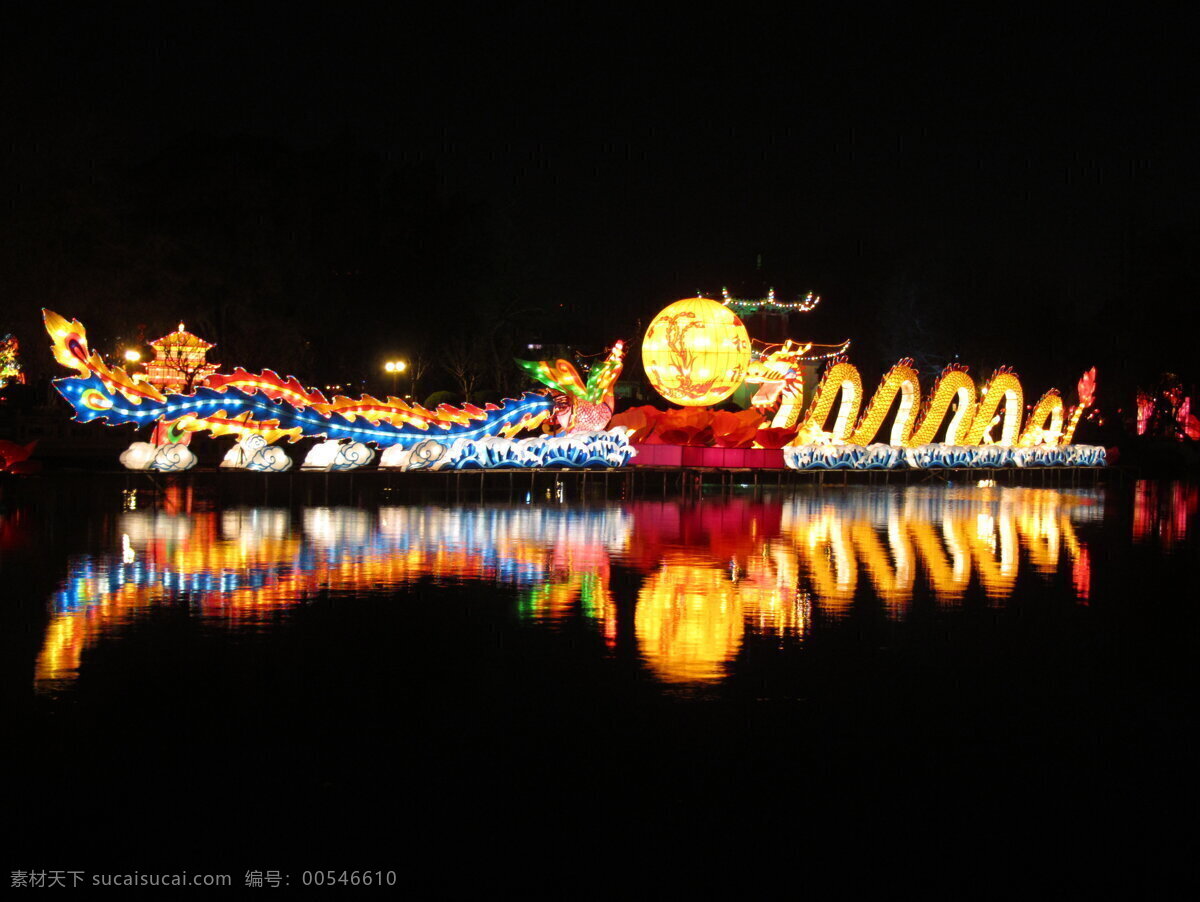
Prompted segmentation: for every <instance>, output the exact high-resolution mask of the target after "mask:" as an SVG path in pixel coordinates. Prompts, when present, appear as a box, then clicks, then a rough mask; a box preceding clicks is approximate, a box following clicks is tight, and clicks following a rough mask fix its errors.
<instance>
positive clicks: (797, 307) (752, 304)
mask: <svg viewBox="0 0 1200 902" xmlns="http://www.w3.org/2000/svg"><path fill="white" fill-rule="evenodd" d="M721 298H722V300H723V302H724V304H725V306H726V307H729V308H730V309H731V310H733V311H734V312H735V313H754V312H756V311H758V310H762V309H766V310H778V311H786V312H794V313H808V312H809V311H811V310H813V309H815V308H816V306H817V304H819V303H821V298H820V297H819V296H817V295H814V294H813V293H812V292H811V291H810V292H809V293H808V294H807V295H806V296H805V297H804V298H803V299H801V300H798V301H777V300H775V289H774V288H771V289H768V290H767V296H766V297H765V298H761V299H759V300H749V299H747V298H735V297H733V296H732V295H731V294H730V293H729V290H728V289H727V288H722V289H721Z"/></svg>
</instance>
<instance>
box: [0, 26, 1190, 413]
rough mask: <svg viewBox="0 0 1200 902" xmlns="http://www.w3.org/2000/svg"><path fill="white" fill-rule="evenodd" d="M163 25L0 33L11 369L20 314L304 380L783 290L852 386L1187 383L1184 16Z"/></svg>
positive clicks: (600, 332) (623, 324) (636, 322)
mask: <svg viewBox="0 0 1200 902" xmlns="http://www.w3.org/2000/svg"><path fill="white" fill-rule="evenodd" d="M172 6H173V5H169V4H159V5H156V6H147V7H144V8H136V7H123V8H122V10H120V11H117V12H114V11H112V10H110V9H107V8H74V9H68V8H66V7H53V8H49V5H39V6H38V7H34V8H30V7H18V8H17V9H16V10H15V11H14V10H13V9H12V8H7V11H6V14H5V19H6V21H5V23H4V28H3V34H4V38H3V41H4V47H3V51H4V52H3V61H2V62H0V66H2V67H3V68H2V71H3V89H2V96H3V99H4V119H5V134H6V140H5V141H4V142H3V147H2V148H0V152H3V154H4V156H5V160H4V165H3V176H2V183H0V190H2V191H3V195H4V198H5V203H4V205H3V208H2V209H3V210H4V217H3V226H2V228H3V234H0V242H2V244H3V249H2V250H0V290H2V291H3V308H2V309H3V311H4V312H3V319H4V322H3V323H0V332H3V331H8V330H13V331H16V332H17V333H18V335H19V336H20V337H21V338H22V339H23V340H24V341H27V342H28V346H29V347H30V348H31V349H32V348H35V347H40V345H41V337H40V336H39V335H38V334H37V331H36V328H37V319H36V317H37V311H38V309H40V308H41V307H42V306H50V307H52V308H55V309H57V310H59V312H61V313H64V314H66V315H68V316H78V317H79V318H81V319H82V320H83V321H84V322H85V324H88V325H91V326H92V328H93V330H94V332H95V333H96V334H97V335H99V334H101V333H104V334H106V335H107V334H110V333H111V334H113V335H117V334H119V333H122V332H123V333H124V334H121V335H120V336H119V337H121V338H122V339H124V338H125V337H126V336H127V335H130V334H132V333H133V331H134V330H135V329H136V328H137V327H139V326H146V327H147V328H148V329H149V331H150V332H154V330H155V329H158V328H162V329H166V328H169V327H170V326H171V325H173V324H174V322H175V321H176V320H178V319H179V318H183V319H185V320H188V321H189V323H192V322H195V323H196V327H197V331H201V329H204V330H207V332H208V335H209V337H214V338H215V339H216V340H218V342H219V344H220V346H221V349H222V350H223V351H224V352H225V356H230V357H232V356H236V357H237V360H236V362H237V363H246V364H247V365H260V366H261V365H276V366H278V367H279V368H281V369H283V368H286V367H289V366H291V367H294V368H296V369H297V370H299V371H300V372H302V373H303V374H304V375H311V376H313V377H314V378H315V377H325V376H327V375H329V376H335V375H338V374H340V373H343V372H346V371H348V370H351V369H353V368H354V367H356V366H357V367H360V368H363V367H367V368H369V367H373V366H374V363H375V357H377V356H378V355H380V354H383V353H385V352H390V351H398V352H403V353H406V354H416V353H421V352H425V353H436V347H437V345H438V342H439V341H444V340H446V338H445V337H446V334H447V333H448V332H449V331H450V330H451V329H460V330H462V331H463V332H464V333H465V334H466V335H467V336H468V337H470V338H471V339H472V340H478V341H488V340H491V339H494V338H495V339H496V340H497V341H499V340H501V339H499V338H496V336H507V338H505V339H504V340H507V341H509V343H514V342H515V343H517V344H518V345H519V343H520V342H521V341H524V340H525V339H526V338H528V339H529V340H544V341H548V342H558V341H562V342H569V343H573V344H575V345H576V346H577V347H579V348H580V349H581V350H583V351H585V352H587V353H595V352H598V351H600V350H603V347H604V345H605V344H606V343H609V342H611V341H612V340H614V339H616V338H619V337H624V338H626V339H636V338H639V337H640V331H639V330H640V329H642V328H644V325H645V323H646V322H647V320H648V319H649V318H650V317H652V316H653V314H654V313H655V312H656V311H657V310H658V309H660V308H661V307H662V306H664V305H665V304H666V303H669V302H670V301H672V300H675V299H677V298H679V297H683V296H687V295H692V294H695V293H696V292H702V293H705V294H709V295H712V294H715V293H717V292H719V291H720V289H721V287H722V286H729V287H730V288H731V289H735V290H744V291H747V292H750V291H756V290H759V289H761V288H765V287H766V286H767V285H773V286H774V287H775V288H776V290H777V292H779V293H780V294H781V295H783V296H784V297H795V296H799V295H803V294H804V293H806V292H808V291H815V292H816V293H818V294H820V295H821V296H822V298H823V301H822V306H821V307H820V308H819V309H818V311H817V312H816V313H814V314H811V315H810V316H808V317H807V318H805V319H804V320H803V321H802V323H800V324H799V326H802V328H803V330H804V332H805V334H797V335H796V337H797V338H804V339H810V340H816V341H823V342H834V341H838V340H840V339H842V338H846V337H849V338H852V339H854V341H855V344H854V346H853V347H852V349H851V357H852V360H853V361H854V362H856V363H858V364H859V365H860V366H861V367H863V369H864V375H865V376H866V378H867V381H868V384H870V382H871V381H872V376H871V373H872V372H878V371H879V369H880V368H882V367H885V366H887V365H888V364H890V363H892V362H894V360H895V359H896V357H898V356H900V355H901V354H912V355H914V356H916V355H920V356H922V357H923V358H924V359H929V360H934V361H947V362H948V361H950V360H953V359H955V356H956V355H958V358H959V359H960V360H962V361H964V362H968V363H970V364H971V365H972V369H973V371H975V370H977V369H984V368H986V369H990V367H992V366H995V365H997V364H1001V363H1005V364H1010V365H1012V366H1014V367H1015V368H1016V369H1017V370H1018V372H1020V373H1022V375H1023V376H1025V377H1026V378H1027V379H1028V380H1029V382H1030V383H1031V384H1030V386H1029V390H1030V391H1033V392H1038V393H1040V391H1041V390H1042V389H1044V388H1046V387H1049V385H1052V384H1054V385H1059V386H1060V387H1063V388H1069V387H1070V386H1071V385H1073V382H1074V379H1075V377H1076V376H1077V375H1078V373H1079V372H1080V371H1082V370H1083V369H1084V368H1086V367H1087V366H1090V365H1092V364H1099V366H1100V368H1101V380H1102V382H1101V385H1102V389H1101V390H1102V391H1103V390H1104V380H1105V379H1107V380H1108V382H1109V385H1110V386H1112V387H1113V390H1114V391H1118V390H1119V391H1125V390H1126V389H1128V388H1131V387H1132V386H1133V385H1135V384H1137V383H1139V382H1140V383H1143V384H1147V383H1150V382H1152V381H1153V380H1154V379H1155V378H1156V377H1157V376H1158V374H1159V373H1161V372H1163V371H1167V370H1170V371H1174V372H1177V373H1180V374H1181V375H1183V376H1184V378H1185V379H1186V380H1188V381H1192V382H1194V381H1195V380H1196V378H1197V377H1196V365H1195V354H1194V352H1193V350H1192V345H1193V343H1194V341H1195V337H1196V335H1197V332H1198V330H1197V314H1196V312H1195V308H1196V303H1197V299H1198V298H1200V292H1198V291H1197V289H1200V262H1198V261H1200V255H1198V252H1200V221H1198V216H1197V197H1198V193H1197V192H1198V189H1200V184H1198V182H1200V178H1198V176H1197V170H1196V162H1197V159H1200V157H1198V155H1197V151H1198V150H1200V139H1198V137H1197V136H1198V134H1200V122H1198V121H1197V102H1198V101H1197V95H1196V93H1195V91H1194V85H1193V82H1194V81H1195V80H1196V72H1195V68H1196V67H1195V63H1194V57H1195V49H1194V45H1193V43H1194V42H1193V36H1194V34H1195V33H1196V32H1195V29H1196V25H1197V22H1196V21H1195V20H1196V16H1195V15H1194V14H1193V13H1190V12H1187V13H1185V12H1183V11H1182V9H1183V8H1182V7H1180V8H1178V10H1177V11H1176V12H1173V13H1161V12H1158V13H1154V14H1153V15H1151V14H1150V13H1145V12H1141V13H1137V14H1133V13H1129V14H1126V15H1124V16H1118V15H1115V14H1106V15H1104V16H1101V18H1100V19H1099V20H1097V19H1095V18H1091V19H1088V20H1086V21H1085V20H1083V19H1081V18H1080V17H1077V16H1067V15H1063V16H1059V17H1055V16H1053V15H1049V14H1047V13H1045V12H1044V11H1031V10H1030V9H1027V10H1024V11H1016V10H1009V9H1007V8H1005V9H1004V10H1001V11H997V12H996V13H994V14H993V15H986V14H983V13H979V12H976V11H967V10H963V9H961V8H953V9H947V10H945V11H943V13H942V14H941V15H940V16H936V17H935V16H933V15H930V14H927V13H926V14H920V15H918V14H915V13H912V12H910V11H907V10H904V9H893V10H890V11H882V12H881V11H879V10H877V9H875V8H872V9H871V10H870V11H869V12H868V11H867V9H866V8H865V7H864V8H863V12H862V13H860V14H858V15H855V14H852V13H851V14H845V15H839V14H834V13H824V12H816V11H814V10H812V9H797V10H795V11H793V12H791V13H788V14H780V13H779V12H777V11H774V10H773V8H769V7H762V8H753V7H738V8H737V9H736V11H734V10H732V9H731V10H730V11H728V12H725V13H719V14H718V13H700V12H698V11H697V10H696V9H694V8H688V7H679V8H677V9H675V10H674V11H671V12H662V11H659V12H653V13H651V12H648V11H647V10H645V9H638V8H636V7H634V8H627V7H614V6H612V5H607V6H597V7H593V8H590V9H588V10H580V9H578V8H573V9H572V10H571V11H569V12H565V11H563V9H562V8H560V7H557V6H549V5H543V4H504V5H502V6H500V7H499V8H497V9H493V10H492V11H490V12H486V13H482V14H481V12H480V11H479V10H478V9H477V8H475V7H474V6H471V7H468V6H466V5H454V4H449V5H447V4H442V5H440V6H439V7H438V12H436V13H434V12H431V11H430V10H429V9H423V10H421V11H420V12H417V11H410V10H408V8H407V7H406V8H405V10H397V11H393V12H392V13H390V14H387V15H385V16H383V17H379V16H377V15H376V14H374V13H371V14H368V13H366V12H353V11H350V12H347V11H344V10H341V9H337V10H334V9H333V8H328V9H326V10H325V11H323V12H313V11H305V10H303V9H298V8H294V7H290V6H284V5H278V6H254V7H253V8H251V9H250V10H249V11H247V9H245V8H244V7H243V8H226V7H220V6H216V5H209V4H194V5H192V8H191V10H190V11H189V12H188V13H187V14H186V15H185V14H181V13H180V12H179V11H178V10H177V9H175V8H172ZM768 9H771V10H772V11H770V12H768ZM760 256H761V259H762V270H761V271H758V270H757V268H756V261H757V260H758V258H759V257H760ZM89 318H90V319H89ZM92 323H94V324H95V325H92ZM795 331H796V332H797V333H800V332H801V328H799V327H798V328H796V330H795ZM151 337H153V336H151ZM26 356H27V357H33V356H35V355H34V354H32V353H30V352H27V355H26ZM218 357H221V355H218ZM221 359H222V362H226V361H225V360H224V357H221ZM228 362H234V361H233V360H232V359H231V360H230V361H228ZM30 365H31V369H37V368H38V366H40V364H33V363H31V364H30ZM514 370H515V368H514ZM985 374H986V373H977V375H985ZM437 381H438V377H437V376H436V375H432V376H431V377H430V379H429V383H428V385H429V387H433V383H435V382H437ZM1110 400H1111V398H1110Z"/></svg>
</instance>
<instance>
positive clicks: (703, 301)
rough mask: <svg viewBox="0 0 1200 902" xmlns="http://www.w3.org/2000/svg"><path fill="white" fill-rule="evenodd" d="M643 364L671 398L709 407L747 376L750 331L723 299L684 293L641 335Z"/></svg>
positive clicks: (680, 402)
mask: <svg viewBox="0 0 1200 902" xmlns="http://www.w3.org/2000/svg"><path fill="white" fill-rule="evenodd" d="M642 365H643V366H644V367H645V368H646V375H647V376H648V377H649V378H650V383H651V384H652V385H653V386H654V387H655V389H657V390H658V393H659V394H660V395H662V396H663V397H664V398H666V399H667V400H668V401H672V402H674V403H676V404H681V405H683V406H684V407H707V406H708V405H710V404H716V403H718V402H720V401H724V400H725V399H726V398H728V397H729V396H730V395H732V394H733V393H734V392H735V391H736V390H737V387H738V386H739V385H741V384H742V382H743V381H744V380H745V378H746V369H747V367H748V366H749V365H750V336H749V335H748V334H747V333H746V327H745V326H744V325H742V321H741V320H740V319H738V317H737V314H735V313H734V312H733V311H732V310H730V309H729V308H728V307H726V306H725V305H724V304H721V303H719V302H717V301H713V300H710V299H708V298H685V299H684V300H682V301H676V302H675V303H674V304H671V305H670V306H669V307H665V308H664V309H663V310H662V311H660V312H659V314H658V316H656V317H655V318H654V320H653V322H651V323H650V328H649V329H647V330H646V337H645V338H644V339H643V340H642Z"/></svg>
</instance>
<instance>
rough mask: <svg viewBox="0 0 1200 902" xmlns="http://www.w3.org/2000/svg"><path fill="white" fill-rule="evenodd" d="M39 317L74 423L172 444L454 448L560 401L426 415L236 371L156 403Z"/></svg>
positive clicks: (65, 326)
mask: <svg viewBox="0 0 1200 902" xmlns="http://www.w3.org/2000/svg"><path fill="white" fill-rule="evenodd" d="M43 313H44V316H45V321H46V330H47V331H48V332H49V333H50V337H51V338H52V339H53V340H54V344H53V349H54V355H55V357H56V358H57V359H58V361H59V362H60V363H62V364H63V365H64V366H69V367H72V368H73V369H75V370H76V371H78V373H79V375H78V376H73V377H68V378H64V379H58V380H56V381H55V383H54V384H55V387H56V388H57V389H58V390H59V392H60V393H61V394H62V395H63V397H64V398H66V399H67V401H68V402H70V404H71V406H72V407H73V408H74V409H75V417H76V419H77V420H79V421H81V422H89V421H91V420H97V419H103V420H107V421H108V423H109V424H110V425H119V424H123V423H134V424H136V425H139V426H141V425H149V424H154V423H156V422H162V423H166V424H169V425H170V426H171V430H170V433H171V434H172V435H174V436H182V435H183V434H185V433H189V432H199V431H202V430H204V431H208V432H210V433H212V434H213V435H226V434H229V435H236V436H238V437H239V438H242V439H245V438H247V437H249V436H260V437H261V441H264V442H266V443H271V442H275V441H277V440H279V439H280V438H285V437H286V438H288V439H289V440H290V441H293V442H294V441H297V440H299V439H300V438H305V437H325V438H327V439H334V440H349V441H356V442H363V443H367V442H371V443H373V444H375V445H377V446H379V447H384V448H386V447H393V446H400V447H402V448H408V447H411V446H412V445H415V444H417V443H419V442H422V441H424V440H426V439H431V438H433V439H437V440H438V441H440V442H454V441H456V440H458V439H482V438H487V437H490V436H504V437H506V438H507V437H511V436H513V435H514V434H516V433H517V432H519V431H521V430H524V429H532V428H535V427H537V426H538V425H540V424H541V423H542V421H543V420H545V419H546V418H547V417H549V416H550V415H551V414H553V413H554V412H555V404H556V399H557V402H558V403H559V405H560V406H561V404H562V403H563V399H562V398H560V397H558V396H559V394H560V393H559V392H557V391H556V392H553V394H537V393H533V392H526V393H524V394H523V395H522V396H521V397H520V398H518V399H508V400H506V401H504V402H503V403H502V404H500V405H495V404H486V405H484V406H483V407H476V406H475V405H473V404H464V405H462V406H461V407H452V406H450V405H448V404H443V405H440V406H439V407H438V408H437V409H436V410H427V409H426V408H424V407H422V406H421V405H419V404H407V403H405V402H404V401H403V400H401V399H399V398H388V399H387V400H386V401H380V400H377V399H375V398H372V397H369V396H365V395H364V396H363V397H362V398H360V399H358V400H354V399H352V398H346V397H335V398H334V399H333V400H332V401H329V400H326V398H325V396H324V395H322V394H321V392H319V391H317V390H316V389H310V388H305V387H304V386H302V385H301V384H300V383H299V382H297V381H296V380H295V379H294V378H290V379H282V378H280V377H279V376H278V375H277V374H276V373H273V372H271V371H270V370H266V371H264V372H262V373H258V374H252V373H248V372H246V371H245V370H243V369H238V370H235V371H234V372H233V373H229V374H218V375H213V376H209V377H208V379H206V380H205V384H204V385H203V386H202V387H200V388H197V389H196V390H195V391H193V392H191V393H189V394H171V395H164V394H163V393H162V392H160V391H159V390H158V389H157V388H155V387H154V386H153V385H151V384H149V383H148V382H145V381H140V380H136V379H134V378H132V377H131V376H130V375H129V374H128V373H127V372H126V371H125V370H124V369H123V368H120V367H109V366H108V365H107V364H105V363H104V361H103V360H102V359H101V358H100V356H99V355H98V354H94V353H90V352H89V351H88V347H87V336H86V333H85V332H84V329H83V326H81V325H80V324H79V322H78V321H77V320H76V321H70V322H68V321H67V320H66V319H64V318H63V317H61V316H59V315H58V314H56V313H53V312H51V311H49V310H46V311H43ZM612 356H613V359H612V360H610V361H609V362H608V363H607V364H606V369H605V372H606V375H607V376H610V377H611V379H615V378H616V374H618V373H619V372H620V356H621V350H620V343H618V346H617V347H616V348H614V350H613V355H612ZM609 364H611V365H609ZM574 400H575V398H574V397H572V396H570V395H568V396H567V397H566V403H567V404H571V403H573V402H574ZM593 428H596V427H593ZM599 428H603V425H602V424H601V426H600V427H599Z"/></svg>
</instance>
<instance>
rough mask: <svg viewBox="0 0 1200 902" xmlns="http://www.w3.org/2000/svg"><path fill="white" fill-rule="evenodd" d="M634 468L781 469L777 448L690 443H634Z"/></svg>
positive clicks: (779, 451)
mask: <svg viewBox="0 0 1200 902" xmlns="http://www.w3.org/2000/svg"><path fill="white" fill-rule="evenodd" d="M633 447H634V448H635V449H637V454H635V455H634V456H633V460H631V461H630V462H629V463H630V465H631V466H634V467H715V468H719V469H726V470H740V469H745V468H747V467H750V468H753V469H756V470H782V469H784V468H785V467H784V463H783V450H782V449H781V448H698V447H694V446H692V445H634V446H633Z"/></svg>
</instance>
